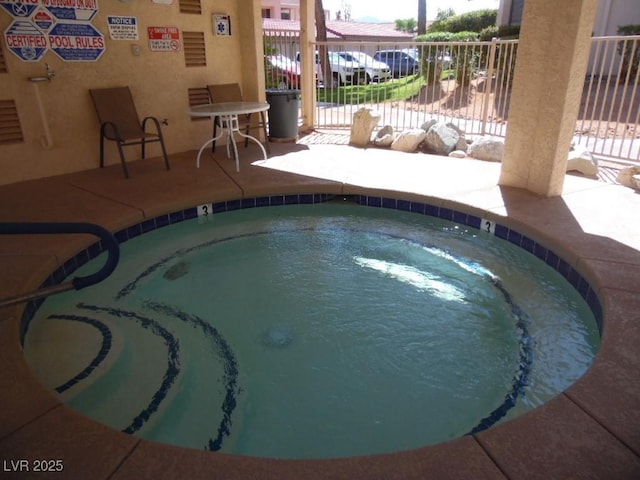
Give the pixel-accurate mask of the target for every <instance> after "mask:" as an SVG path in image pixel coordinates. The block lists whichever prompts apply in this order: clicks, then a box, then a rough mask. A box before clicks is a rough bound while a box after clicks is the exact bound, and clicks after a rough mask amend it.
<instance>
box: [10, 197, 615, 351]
mask: <svg viewBox="0 0 640 480" xmlns="http://www.w3.org/2000/svg"><path fill="white" fill-rule="evenodd" d="M334 198H335V196H334V195H332V194H326V193H315V194H314V193H304V194H293V195H270V196H262V197H255V198H245V199H237V200H230V201H226V202H219V203H214V204H213V213H214V214H217V213H223V212H229V211H232V210H238V209H241V208H254V207H263V206H281V205H295V204H315V203H324V202H327V201H329V200H332V199H334ZM350 198H351V200H352V201H355V202H356V203H358V204H360V205H367V206H371V207H376V208H379V207H382V208H389V209H393V210H402V211H406V212H413V213H418V214H422V215H428V216H432V217H437V218H442V219H444V220H450V221H454V222H456V223H459V224H462V225H467V226H469V227H471V228H474V229H479V228H480V224H481V218H480V217H477V216H475V215H472V214H467V213H465V212H460V211H458V210H453V209H449V208H444V207H438V206H437V205H431V204H428V203H422V202H415V201H410V200H404V199H396V198H389V197H380V196H377V195H372V196H368V195H354V196H352V197H350ZM196 217H197V208H196V207H190V208H187V209H185V210H181V211H177V212H172V213H169V214H167V215H160V216H158V217H156V218H154V219H148V220H145V221H143V222H141V223H139V224H136V225H132V226H130V227H128V228H125V229H123V230H120V231H118V232H116V233H115V234H114V236H115V237H116V239H117V240H118V242H119V243H124V242H126V241H127V240H130V239H132V238H135V237H137V236H139V235H141V234H142V233H146V232H149V231H151V230H154V229H157V228H162V227H164V226H167V225H171V224H174V223H179V222H182V221H184V220H189V219H192V218H196ZM495 236H496V237H498V238H501V239H503V240H507V241H509V242H511V243H513V244H515V245H517V246H519V247H521V248H523V249H525V250H526V251H528V252H530V253H532V254H533V255H535V256H536V257H538V258H539V259H540V260H542V261H544V262H545V263H546V264H547V265H549V266H550V267H551V268H553V269H555V270H556V271H558V272H559V273H560V274H561V275H562V276H563V277H564V278H566V279H567V281H568V282H569V283H570V284H571V285H573V287H574V288H575V289H576V290H577V291H578V292H579V293H580V295H581V296H582V298H584V299H585V301H586V302H587V304H588V305H589V307H590V308H591V311H592V312H593V314H594V316H595V318H596V321H597V322H598V327H599V329H600V332H601V333H602V306H601V304H600V301H599V299H598V297H597V295H596V294H595V292H594V291H593V289H592V288H591V285H589V283H588V282H587V281H586V280H585V279H584V278H583V277H582V276H581V275H580V274H579V273H578V272H577V271H576V270H574V269H573V267H572V266H571V265H570V264H569V263H567V262H566V261H565V260H563V259H561V258H560V257H559V256H558V255H556V254H555V253H554V252H553V251H552V250H549V249H548V248H546V247H545V246H544V245H541V244H539V243H537V242H536V241H535V240H533V239H531V238H529V237H526V236H524V235H522V234H521V233H519V232H518V231H516V230H513V229H510V228H508V227H506V226H504V225H501V224H497V225H496V228H495ZM103 251H104V248H103V246H102V245H101V244H100V243H99V242H96V243H95V244H93V245H91V246H90V247H89V248H87V249H86V250H83V251H81V252H79V253H78V254H77V255H76V256H75V257H73V258H71V259H69V260H67V261H66V262H65V263H64V265H63V266H62V267H60V268H58V269H56V270H55V271H54V272H53V273H52V274H51V275H50V276H49V277H48V278H47V279H45V281H44V282H43V284H42V286H50V285H57V284H60V283H62V282H63V281H64V279H65V278H66V277H68V276H69V275H71V274H72V273H73V272H74V271H75V270H76V269H78V268H79V267H81V266H82V265H84V264H85V263H86V262H88V261H89V260H91V259H93V258H95V257H96V256H98V255H99V254H100V253H102V252H103ZM42 301H43V300H40V301H37V302H29V304H28V305H27V307H26V308H25V311H24V314H23V320H22V325H21V340H24V334H25V333H26V331H27V328H28V325H29V322H30V321H31V318H33V315H34V314H35V312H36V311H37V309H38V307H39V306H40V305H41V304H42Z"/></svg>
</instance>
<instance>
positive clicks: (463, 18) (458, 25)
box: [429, 9, 498, 33]
mask: <svg viewBox="0 0 640 480" xmlns="http://www.w3.org/2000/svg"><path fill="white" fill-rule="evenodd" d="M497 15H498V11H497V10H495V9H494V10H492V9H485V10H476V11H473V12H468V13H463V14H461V15H456V16H454V17H449V18H445V19H444V20H436V21H435V22H433V23H432V24H431V26H430V27H429V32H453V33H457V32H480V31H482V29H484V28H486V27H489V26H491V25H495V23H496V18H497Z"/></svg>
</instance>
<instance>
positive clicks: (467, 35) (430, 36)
mask: <svg viewBox="0 0 640 480" xmlns="http://www.w3.org/2000/svg"><path fill="white" fill-rule="evenodd" d="M477 40H478V34H477V33H476V32H431V33H425V34H424V35H418V36H417V37H416V42H475V41H477Z"/></svg>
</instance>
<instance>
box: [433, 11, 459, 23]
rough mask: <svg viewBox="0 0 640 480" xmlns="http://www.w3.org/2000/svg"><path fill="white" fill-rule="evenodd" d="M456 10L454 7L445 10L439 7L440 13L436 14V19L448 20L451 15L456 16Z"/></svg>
mask: <svg viewBox="0 0 640 480" xmlns="http://www.w3.org/2000/svg"><path fill="white" fill-rule="evenodd" d="M455 16H456V12H455V10H454V9H453V8H445V9H444V10H442V9H440V8H439V9H438V14H437V15H436V21H440V20H446V19H447V18H449V17H455Z"/></svg>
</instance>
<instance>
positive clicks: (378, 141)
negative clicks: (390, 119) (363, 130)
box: [373, 125, 396, 147]
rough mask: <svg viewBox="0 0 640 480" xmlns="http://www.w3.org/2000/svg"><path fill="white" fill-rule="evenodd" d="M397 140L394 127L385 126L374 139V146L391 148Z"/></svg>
mask: <svg viewBox="0 0 640 480" xmlns="http://www.w3.org/2000/svg"><path fill="white" fill-rule="evenodd" d="M395 138H396V136H395V133H394V131H393V127H392V126H391V125H385V126H384V127H382V128H381V129H380V130H378V133H376V136H375V137H373V144H374V145H377V146H378V147H389V146H391V144H392V143H393V140H394V139H395Z"/></svg>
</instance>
